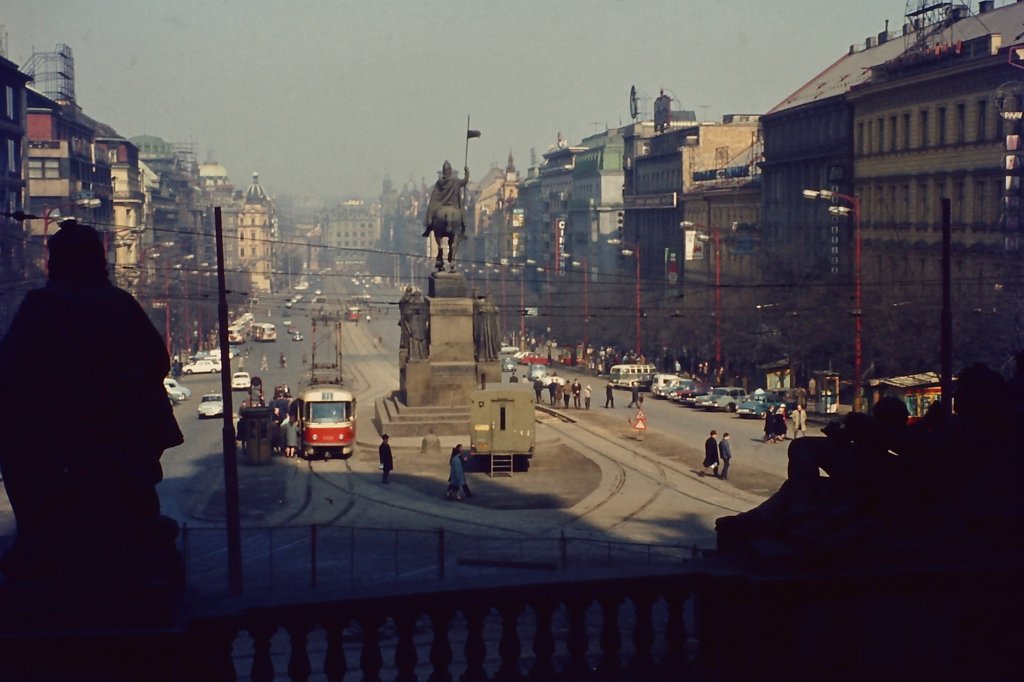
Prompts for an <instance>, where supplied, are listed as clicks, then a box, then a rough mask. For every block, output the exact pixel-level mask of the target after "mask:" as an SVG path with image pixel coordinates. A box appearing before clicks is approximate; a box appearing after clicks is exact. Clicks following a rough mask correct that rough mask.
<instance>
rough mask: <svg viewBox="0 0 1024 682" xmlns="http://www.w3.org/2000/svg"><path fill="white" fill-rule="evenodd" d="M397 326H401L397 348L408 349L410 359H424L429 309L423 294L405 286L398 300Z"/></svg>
mask: <svg viewBox="0 0 1024 682" xmlns="http://www.w3.org/2000/svg"><path fill="white" fill-rule="evenodd" d="M398 312H399V318H400V319H399V322H398V324H399V326H400V327H401V328H402V339H401V341H400V342H399V348H404V349H406V350H407V351H408V358H409V359H410V360H426V359H427V357H428V355H429V353H430V350H429V343H430V342H429V339H428V334H429V320H428V317H429V311H428V310H427V302H426V301H425V300H424V299H423V294H422V293H421V292H419V291H414V290H413V288H412V287H407V288H406V290H405V294H403V295H402V298H401V299H400V300H399V302H398Z"/></svg>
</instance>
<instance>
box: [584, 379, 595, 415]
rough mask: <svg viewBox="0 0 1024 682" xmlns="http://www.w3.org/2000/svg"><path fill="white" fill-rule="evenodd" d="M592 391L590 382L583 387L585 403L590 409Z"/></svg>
mask: <svg viewBox="0 0 1024 682" xmlns="http://www.w3.org/2000/svg"><path fill="white" fill-rule="evenodd" d="M592 393H593V391H591V390H590V384H587V385H586V387H585V388H584V389H583V404H584V405H585V406H586V408H587V409H588V410H589V409H590V396H591V394H592Z"/></svg>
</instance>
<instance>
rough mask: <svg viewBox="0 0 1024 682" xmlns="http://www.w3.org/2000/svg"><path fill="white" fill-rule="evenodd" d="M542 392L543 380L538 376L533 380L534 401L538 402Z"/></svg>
mask: <svg viewBox="0 0 1024 682" xmlns="http://www.w3.org/2000/svg"><path fill="white" fill-rule="evenodd" d="M543 392H544V382H543V381H541V379H540V377H537V378H536V379H534V380H533V395H534V399H535V401H536V402H538V403H539V402H540V394H541V393H543Z"/></svg>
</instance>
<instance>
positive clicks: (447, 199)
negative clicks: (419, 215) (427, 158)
mask: <svg viewBox="0 0 1024 682" xmlns="http://www.w3.org/2000/svg"><path fill="white" fill-rule="evenodd" d="M464 170H465V171H466V174H465V175H464V176H463V177H462V178H461V179H460V178H459V177H458V176H453V175H452V165H451V164H450V163H448V162H447V161H445V162H444V165H443V166H442V167H441V177H439V178H438V179H437V182H435V183H434V187H433V189H431V190H430V198H429V199H428V200H427V215H426V217H425V218H424V219H423V227H424V228H425V229H424V230H423V236H424V237H429V236H430V233H431V232H433V230H434V227H433V225H432V221H433V219H434V214H435V213H437V210H438V209H439V208H441V207H442V206H451V207H453V208H457V209H458V210H459V211H460V212H461V211H462V188H463V187H465V186H466V185H467V184H469V168H465V169H464ZM452 231H453V232H454V230H452Z"/></svg>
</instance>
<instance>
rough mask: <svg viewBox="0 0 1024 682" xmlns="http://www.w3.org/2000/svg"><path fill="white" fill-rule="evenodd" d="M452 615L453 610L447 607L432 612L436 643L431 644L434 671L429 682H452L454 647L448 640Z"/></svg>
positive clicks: (432, 627)
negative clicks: (450, 669)
mask: <svg viewBox="0 0 1024 682" xmlns="http://www.w3.org/2000/svg"><path fill="white" fill-rule="evenodd" d="M452 614H453V612H452V609H450V608H446V607H434V608H432V609H431V610H430V614H429V615H430V626H431V629H433V631H434V641H432V642H431V643H430V664H431V665H432V666H433V667H434V669H433V670H432V671H431V672H430V677H429V678H428V682H451V679H452V674H451V673H450V672H449V671H448V667H449V666H451V664H452V645H451V642H450V641H449V639H448V637H449V632H448V625H449V624H450V623H451V620H452Z"/></svg>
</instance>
